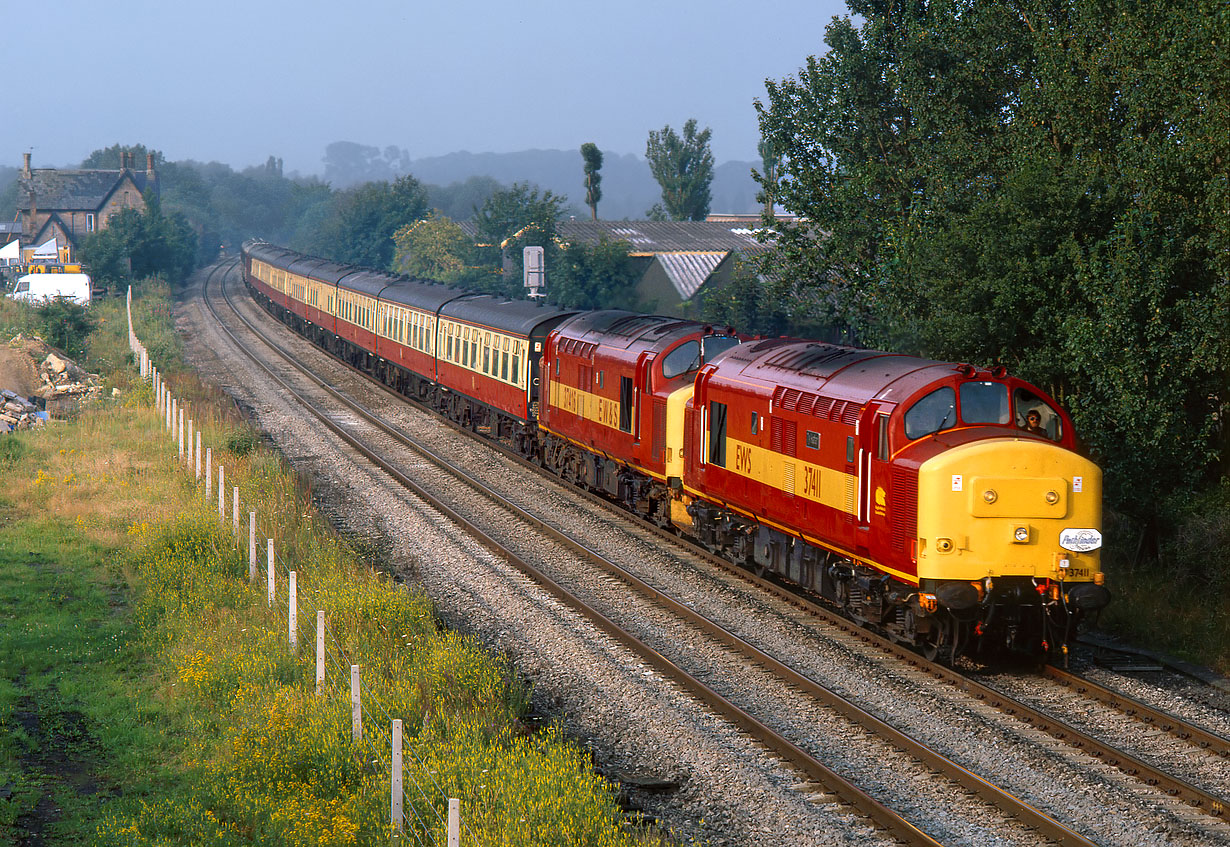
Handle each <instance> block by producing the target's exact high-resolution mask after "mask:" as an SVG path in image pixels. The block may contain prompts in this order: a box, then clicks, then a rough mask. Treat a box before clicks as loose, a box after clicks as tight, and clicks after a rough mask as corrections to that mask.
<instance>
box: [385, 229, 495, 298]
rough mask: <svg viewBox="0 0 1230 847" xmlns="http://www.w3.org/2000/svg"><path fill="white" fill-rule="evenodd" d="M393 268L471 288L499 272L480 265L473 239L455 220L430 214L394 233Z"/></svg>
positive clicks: (411, 274) (480, 285) (481, 284)
mask: <svg viewBox="0 0 1230 847" xmlns="http://www.w3.org/2000/svg"><path fill="white" fill-rule="evenodd" d="M393 243H394V245H395V252H394V256H393V270H395V271H397V272H399V273H404V274H409V275H410V276H414V277H422V278H425V279H433V280H436V281H437V282H447V283H450V284H457V285H461V286H465V287H470V288H481V287H482V286H483V285H484V284H486V283H490V281H491V278H492V277H493V276H495V275H496V274H497V273H498V269H497V268H490V267H482V266H479V265H478V264H477V262H476V259H475V249H474V241H473V239H471V238H469V237H468V236H467V235H466V234H465V233H464V232H463V231H462V229H461V227H459V226H457V224H456V223H454V222H453V221H451V220H449V219H448V218H446V217H442V216H439V215H436V214H434V213H433V214H431V215H429V216H428V217H427V218H425V219H423V220H421V221H415V222H414V223H412V224H409V225H408V226H404V227H402V228H401V229H399V230H398V231H397V232H395V233H394V234H393Z"/></svg>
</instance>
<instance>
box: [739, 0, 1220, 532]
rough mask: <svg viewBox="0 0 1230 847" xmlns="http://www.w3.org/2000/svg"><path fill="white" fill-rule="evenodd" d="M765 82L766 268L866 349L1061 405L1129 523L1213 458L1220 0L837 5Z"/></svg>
mask: <svg viewBox="0 0 1230 847" xmlns="http://www.w3.org/2000/svg"><path fill="white" fill-rule="evenodd" d="M849 5H850V11H851V12H852V13H854V14H856V15H859V16H861V17H862V19H863V23H862V25H861V26H859V27H856V26H855V25H854V24H853V23H852V22H851V21H850V20H848V19H842V20H837V19H835V20H834V21H833V23H832V24H831V25H830V27H829V29H828V32H827V37H826V41H827V43H828V45H829V47H830V50H829V52H828V53H827V54H826V55H824V56H823V57H821V58H811V59H809V60H808V62H807V65H806V67H805V68H803V69H802V71H800V73H799V74H798V76H797V77H796V78H789V79H786V80H782V81H780V82H769V83H768V87H767V91H768V96H767V100H766V102H765V103H758V104H757V110H758V112H759V115H760V122H761V130H762V134H763V135H764V137H765V139H766V140H767V141H768V142H769V143H770V144H771V145H772V149H773V151H774V152H775V153H777V154H780V155H782V156H783V157H784V161H783V164H782V167H781V169H780V172H779V174H778V177H777V179H776V180H774V181H773V183H772V184H771V185H765V186H764V187H765V191H766V194H770V193H771V195H772V196H773V197H774V199H775V200H776V201H777V202H778V203H779V204H780V205H782V206H784V207H785V208H786V209H788V210H789V211H791V212H794V213H797V214H799V215H800V216H803V217H804V218H805V219H806V222H805V223H800V224H798V225H795V226H781V225H778V226H777V229H778V231H779V236H778V244H779V247H780V249H779V250H778V252H777V254H776V258H775V260H774V261H772V262H771V263H770V265H769V266H766V267H765V268H763V270H765V271H766V272H767V273H768V276H769V277H770V278H772V279H774V280H775V281H776V282H777V284H779V285H782V286H785V287H787V288H790V289H792V290H795V291H798V290H803V289H808V290H816V291H819V292H820V293H821V295H822V298H823V301H824V302H825V303H826V304H828V305H829V306H830V307H831V308H833V309H834V310H835V311H836V312H837V313H839V314H840V315H841V316H842V317H843V318H844V319H845V321H846V322H847V323H848V324H849V325H850V326H851V327H853V328H854V329H855V330H856V332H857V333H858V334H859V337H860V338H861V339H862V340H863V341H865V342H867V343H869V344H873V345H878V346H885V347H889V348H891V349H902V350H911V351H917V352H922V353H925V354H928V355H932V356H936V357H941V358H945V359H960V360H968V361H974V362H979V363H992V362H1002V363H1004V364H1006V365H1008V366H1009V368H1010V369H1012V370H1014V371H1015V372H1017V373H1019V374H1021V375H1023V376H1025V377H1028V378H1031V379H1033V380H1035V381H1037V382H1039V383H1041V384H1042V385H1043V386H1044V387H1047V388H1050V389H1051V390H1053V391H1055V392H1057V393H1058V394H1060V395H1061V397H1062V399H1063V400H1064V401H1065V402H1066V405H1067V406H1068V408H1069V409H1070V410H1071V412H1072V414H1073V416H1074V417H1075V419H1076V422H1077V425H1078V429H1079V431H1080V433H1081V435H1082V436H1083V437H1084V439H1085V440H1086V441H1087V443H1088V444H1089V446H1090V448H1091V450H1092V452H1093V454H1094V455H1095V457H1096V458H1097V459H1099V461H1100V462H1101V463H1102V465H1103V467H1104V469H1105V470H1106V471H1107V493H1108V494H1109V496H1110V498H1111V500H1112V502H1113V503H1115V504H1116V505H1118V506H1119V507H1120V508H1122V509H1125V510H1126V511H1128V512H1130V513H1132V514H1135V515H1137V516H1140V517H1150V516H1151V515H1152V513H1153V510H1154V509H1155V508H1156V504H1157V503H1158V502H1159V501H1160V499H1161V498H1163V497H1164V496H1165V495H1167V494H1169V493H1170V492H1171V491H1172V490H1173V489H1175V488H1176V487H1182V488H1188V487H1191V486H1194V485H1198V484H1199V483H1200V482H1201V481H1203V480H1206V479H1207V478H1208V477H1210V476H1212V475H1213V474H1214V473H1215V471H1216V469H1217V460H1218V458H1219V457H1224V456H1225V455H1226V451H1225V445H1224V443H1223V442H1222V441H1221V440H1220V434H1219V431H1218V427H1219V426H1220V423H1219V421H1220V420H1221V419H1222V418H1223V416H1224V415H1225V414H1226V412H1227V407H1226V399H1227V397H1226V392H1227V374H1228V372H1230V367H1228V365H1230V353H1228V350H1227V343H1226V338H1227V334H1226V329H1225V317H1226V315H1227V313H1228V305H1230V302H1228V294H1227V290H1228V288H1230V286H1228V285H1227V279H1228V277H1230V250H1228V247H1230V238H1228V227H1230V214H1228V212H1230V186H1228V185H1227V168H1226V163H1227V162H1228V161H1230V133H1228V132H1227V129H1226V127H1227V126H1230V109H1228V106H1227V96H1228V93H1230V71H1228V67H1230V66H1228V65H1227V62H1226V59H1225V49H1226V45H1225V36H1226V33H1227V32H1228V31H1230V27H1228V24H1230V17H1228V14H1227V10H1226V7H1225V5H1224V4H1221V5H1219V4H1217V3H1215V2H1213V0H1183V2H1180V3H1178V4H1162V3H1156V2H1141V0H1061V2H1037V1H1036V0H1026V2H1022V3H1014V4H1007V3H1004V2H982V3H980V2H957V0H944V2H919V1H918V0H914V2H906V3H904V4H903V3H890V2H887V0H851V2H850V4H849Z"/></svg>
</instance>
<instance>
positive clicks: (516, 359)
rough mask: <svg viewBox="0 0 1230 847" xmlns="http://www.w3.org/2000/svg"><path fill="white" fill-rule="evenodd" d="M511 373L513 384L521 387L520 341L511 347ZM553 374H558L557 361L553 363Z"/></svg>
mask: <svg viewBox="0 0 1230 847" xmlns="http://www.w3.org/2000/svg"><path fill="white" fill-rule="evenodd" d="M512 372H513V382H514V383H515V384H517V385H521V384H522V382H521V342H520V341H518V342H517V343H516V344H514V345H513V349H512ZM555 372H556V374H558V373H559V360H558V359H557V360H556V361H555Z"/></svg>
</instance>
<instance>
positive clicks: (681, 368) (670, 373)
mask: <svg viewBox="0 0 1230 847" xmlns="http://www.w3.org/2000/svg"><path fill="white" fill-rule="evenodd" d="M699 367H700V342H699V341H687V342H684V343H683V344H680V345H679V346H678V347H676V348H675V349H674V350H672V351H670V352H669V353H667V354H666V356H664V357H663V359H662V376H664V377H666V378H667V379H674V378H675V377H677V376H682V375H683V374H685V373H687V372H688V371H694V370H696V369H697V368H699Z"/></svg>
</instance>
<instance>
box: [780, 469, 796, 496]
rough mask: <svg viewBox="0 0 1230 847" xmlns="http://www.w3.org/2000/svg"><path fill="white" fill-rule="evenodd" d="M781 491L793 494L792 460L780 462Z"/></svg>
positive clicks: (787, 494)
mask: <svg viewBox="0 0 1230 847" xmlns="http://www.w3.org/2000/svg"><path fill="white" fill-rule="evenodd" d="M782 492H783V493H784V494H785V495H786V496H787V497H793V496H794V462H782Z"/></svg>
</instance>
